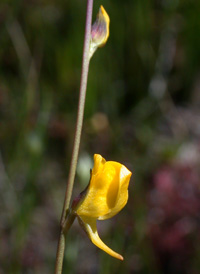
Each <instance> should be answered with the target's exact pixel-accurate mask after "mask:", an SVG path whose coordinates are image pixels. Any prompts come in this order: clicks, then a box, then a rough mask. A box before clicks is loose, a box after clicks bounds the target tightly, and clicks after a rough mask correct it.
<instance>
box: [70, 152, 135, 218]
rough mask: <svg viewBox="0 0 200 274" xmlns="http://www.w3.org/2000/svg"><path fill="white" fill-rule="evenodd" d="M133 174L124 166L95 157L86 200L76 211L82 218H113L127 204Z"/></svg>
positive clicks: (96, 155) (98, 156) (83, 200)
mask: <svg viewBox="0 0 200 274" xmlns="http://www.w3.org/2000/svg"><path fill="white" fill-rule="evenodd" d="M130 177H131V172H130V171H129V170H128V169H127V168H126V167H125V166H124V165H122V164H120V163H117V162H113V161H108V162H106V160H105V159H104V158H103V157H102V156H101V155H98V154H95V155H94V168H93V170H92V174H91V180H90V184H89V187H88V189H87V192H86V195H85V196H84V199H82V201H80V203H79V204H78V206H77V208H76V209H75V211H76V214H77V215H80V216H88V217H93V218H96V219H99V220H104V219H108V218H111V217H112V216H114V215H115V214H117V213H118V212H119V211H120V210H121V209H122V208H123V207H124V206H125V204H126V203H127V199H128V184H129V180H130Z"/></svg>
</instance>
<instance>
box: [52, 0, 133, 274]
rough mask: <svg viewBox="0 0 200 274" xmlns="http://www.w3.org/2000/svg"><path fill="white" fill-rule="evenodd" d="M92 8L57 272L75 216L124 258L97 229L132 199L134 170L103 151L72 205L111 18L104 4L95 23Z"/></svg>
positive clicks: (89, 5) (100, 244) (93, 236)
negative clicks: (91, 87) (94, 64)
mask: <svg viewBox="0 0 200 274" xmlns="http://www.w3.org/2000/svg"><path fill="white" fill-rule="evenodd" d="M92 10H93V0H88V1H87V11H86V25H85V38H84V47H83V59H82V72H81V81H80V91H79V102H78V112H77V121H76V129H75V137H74V145H73V150H72V158H71V163H70V170H69V176H68V182H67V187H66V193H65V200H64V205H63V211H62V216H61V222H60V236H59V240H58V247H57V254H56V265H55V274H61V273H62V269H63V258H64V252H65V240H66V239H65V238H66V235H67V232H68V230H69V228H70V227H71V225H72V223H73V221H74V220H75V218H77V219H78V221H79V224H80V225H81V227H82V228H83V229H84V231H85V232H86V233H87V235H88V237H89V238H90V240H91V241H92V243H93V244H95V245H96V246H97V247H99V248H101V249H102V250H104V251H105V252H107V253H108V254H109V255H111V256H113V257H115V258H117V259H119V260H123V257H122V256H121V255H120V254H118V253H116V252H115V251H113V250H112V249H110V248H109V247H108V246H107V245H105V244H104V243H103V242H102V241H101V239H100V238H99V235H98V232H97V227H96V221H97V220H105V219H108V218H111V217H113V216H114V215H116V214H117V213H118V212H119V211H120V210H121V209H122V208H123V207H124V206H125V205H126V203H127V200H128V185H129V181H130V177H131V175H132V173H131V172H130V171H129V170H128V169H127V168H126V167H125V166H124V165H122V164H120V163H118V162H114V161H106V160H105V159H104V158H103V157H102V156H101V155H99V154H95V155H94V167H93V169H92V171H91V174H90V175H91V176H90V182H89V184H88V186H87V187H86V189H85V190H84V191H83V192H81V194H80V195H79V196H78V197H77V198H75V199H74V201H73V202H72V205H71V207H70V200H71V196H72V190H73V185H74V179H75V173H76V167H77V160H78V153H79V147H80V140H81V132H82V125H83V117H84V106H85V97H86V89H87V79H88V70H89V64H90V59H91V57H92V56H93V54H94V52H95V51H96V50H97V48H98V47H102V46H104V45H105V43H106V41H107V39H108V37H109V24H110V19H109V16H108V14H107V12H106V11H105V9H104V8H103V6H100V9H99V12H98V14H97V18H96V21H95V23H94V24H93V25H92Z"/></svg>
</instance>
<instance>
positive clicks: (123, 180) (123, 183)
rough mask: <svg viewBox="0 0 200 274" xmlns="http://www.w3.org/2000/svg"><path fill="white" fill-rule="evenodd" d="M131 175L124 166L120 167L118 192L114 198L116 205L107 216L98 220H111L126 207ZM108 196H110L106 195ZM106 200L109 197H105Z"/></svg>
mask: <svg viewBox="0 0 200 274" xmlns="http://www.w3.org/2000/svg"><path fill="white" fill-rule="evenodd" d="M131 175H132V173H131V172H130V171H129V170H128V169H127V168H126V167H125V166H123V165H122V167H121V168H120V173H119V191H118V196H117V197H116V204H115V206H114V207H113V208H112V210H110V212H109V213H108V214H106V215H103V216H99V218H98V220H106V219H109V218H112V217H113V216H115V215H116V214H117V213H118V212H119V211H120V210H122V208H123V207H124V206H125V205H126V203H127V201H128V186H129V181H130V178H131ZM111 193H112V191H111ZM108 195H110V194H109V193H108ZM107 199H108V200H109V197H107Z"/></svg>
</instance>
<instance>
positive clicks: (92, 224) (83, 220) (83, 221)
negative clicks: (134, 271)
mask: <svg viewBox="0 0 200 274" xmlns="http://www.w3.org/2000/svg"><path fill="white" fill-rule="evenodd" d="M78 220H79V223H80V225H81V226H82V227H83V228H84V230H85V231H86V233H87V234H88V236H89V238H90V240H91V241H92V243H93V244H94V245H96V246H97V247H99V248H100V249H102V250H103V251H105V252H106V253H108V254H109V255H110V256H112V257H115V258H117V259H119V260H121V261H123V259H124V258H123V257H122V256H121V255H120V254H118V253H117V252H115V251H113V250H112V249H111V248H109V247H108V246H107V245H106V244H104V242H102V240H101V239H100V238H99V234H98V232H97V225H96V219H94V218H88V217H85V216H78Z"/></svg>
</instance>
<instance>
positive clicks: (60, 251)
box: [55, 0, 93, 274]
mask: <svg viewBox="0 0 200 274" xmlns="http://www.w3.org/2000/svg"><path fill="white" fill-rule="evenodd" d="M92 10H93V0H88V1H87V13H86V24H85V38H84V47H83V60H82V72H81V82H80V92H79V103H78V113H77V121H76V130H75V136H74V145H73V151H72V158H71V164H70V170H69V177H68V182H67V188H66V192H65V200H64V205H63V212H62V217H61V224H60V225H61V228H60V236H59V241H58V247H57V254H56V266H55V274H61V273H62V268H63V258H64V252H65V234H66V231H65V232H64V226H65V219H66V214H67V212H68V209H69V205H70V200H71V196H72V190H73V185H74V178H75V173H76V166H77V161H78V153H79V147H80V140H81V132H82V126H83V116H84V107H85V97H86V88H87V79H88V70H89V62H90V57H89V48H90V35H91V24H92Z"/></svg>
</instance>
